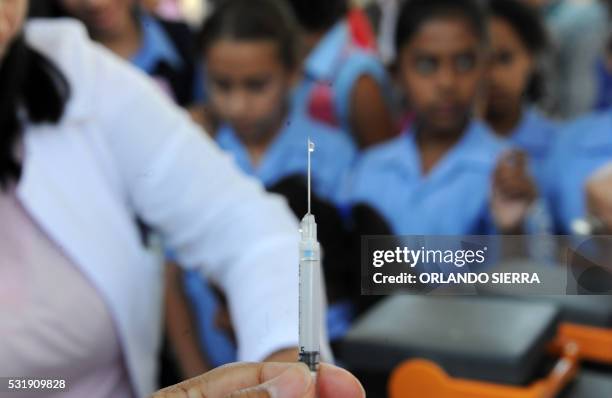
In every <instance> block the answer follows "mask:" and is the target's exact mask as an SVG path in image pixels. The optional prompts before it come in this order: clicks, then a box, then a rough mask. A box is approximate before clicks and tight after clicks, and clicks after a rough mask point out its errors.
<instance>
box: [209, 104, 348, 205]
mask: <svg viewBox="0 0 612 398" xmlns="http://www.w3.org/2000/svg"><path fill="white" fill-rule="evenodd" d="M308 137H310V139H311V140H312V141H313V142H314V143H315V151H314V153H313V154H312V189H313V192H314V193H316V194H317V195H319V197H321V198H323V199H326V200H328V201H330V202H332V203H337V202H338V198H339V194H340V190H341V187H342V186H343V184H344V181H345V178H346V177H347V174H348V172H349V170H350V168H351V166H352V164H353V161H354V159H355V154H356V149H355V146H354V145H353V143H352V142H351V140H350V139H349V138H348V137H347V136H346V135H344V134H342V133H341V132H340V131H337V130H335V129H332V128H330V127H328V126H325V125H323V124H321V123H317V122H316V121H313V120H310V119H309V118H307V117H303V116H302V115H300V114H299V113H296V112H293V113H292V114H291V115H290V116H289V117H288V118H287V120H286V121H285V124H284V126H283V128H282V129H281V131H280V132H279V133H278V135H277V136H276V137H275V138H274V140H273V141H272V143H271V144H270V146H269V147H268V148H267V150H266V152H265V153H264V155H263V157H262V159H261V160H260V163H259V164H258V165H257V167H255V166H254V165H253V163H252V162H251V159H250V157H249V154H248V152H247V149H246V147H245V146H244V144H243V143H242V142H241V141H240V138H239V137H238V136H237V134H236V132H235V131H234V130H233V129H232V127H231V126H229V125H227V124H225V125H223V126H221V127H220V129H219V131H218V132H217V136H216V140H217V143H218V144H219V146H220V147H221V148H222V149H224V150H225V151H227V152H229V153H231V154H232V155H233V157H234V159H235V161H236V162H237V164H238V166H239V167H240V168H241V169H242V170H243V171H244V172H245V173H247V174H249V175H252V176H254V177H256V178H257V179H259V180H260V181H261V182H262V183H263V184H264V186H266V187H270V186H272V185H274V184H275V183H276V182H278V181H280V180H282V179H283V178H284V177H287V176H290V175H295V174H299V175H303V176H306V173H307V165H308V156H307V151H306V149H307V139H308Z"/></svg>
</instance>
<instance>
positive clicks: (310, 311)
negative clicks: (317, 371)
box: [299, 239, 321, 370]
mask: <svg viewBox="0 0 612 398" xmlns="http://www.w3.org/2000/svg"><path fill="white" fill-rule="evenodd" d="M320 290H321V262H320V247H319V243H318V242H317V241H316V240H310V239H309V240H302V241H301V242H300V303H299V309H300V321H299V322H300V325H299V326H300V336H299V344H300V360H301V361H302V362H305V363H306V364H307V365H308V366H309V367H314V366H316V365H317V364H318V362H319V358H318V356H319V337H320V333H321V301H320V300H321V291H320ZM311 370H312V369H311Z"/></svg>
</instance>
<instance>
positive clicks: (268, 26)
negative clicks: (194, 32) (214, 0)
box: [197, 0, 299, 69]
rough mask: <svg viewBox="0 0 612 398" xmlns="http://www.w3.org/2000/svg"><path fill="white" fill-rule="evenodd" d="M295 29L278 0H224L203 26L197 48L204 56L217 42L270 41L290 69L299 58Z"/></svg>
mask: <svg viewBox="0 0 612 398" xmlns="http://www.w3.org/2000/svg"><path fill="white" fill-rule="evenodd" d="M296 25H297V23H296V22H295V20H294V17H293V15H292V14H291V11H290V10H289V9H287V7H286V6H285V5H284V4H283V3H282V2H281V0H225V1H222V2H221V3H220V4H219V6H218V7H217V8H216V9H215V10H214V11H213V13H212V15H210V16H209V17H208V18H207V19H206V21H205V22H204V25H203V28H202V30H201V31H200V33H199V34H198V38H197V44H198V47H199V49H200V50H201V51H204V52H206V51H207V50H208V49H209V48H210V47H211V46H212V45H213V44H214V43H215V42H216V41H218V40H220V39H232V40H272V41H274V42H276V43H277V44H278V49H279V54H280V57H281V60H282V62H283V64H284V65H285V66H286V67H288V68H291V69H292V68H295V67H296V66H297V64H298V54H299V46H298V43H299V39H298V31H297V29H296Z"/></svg>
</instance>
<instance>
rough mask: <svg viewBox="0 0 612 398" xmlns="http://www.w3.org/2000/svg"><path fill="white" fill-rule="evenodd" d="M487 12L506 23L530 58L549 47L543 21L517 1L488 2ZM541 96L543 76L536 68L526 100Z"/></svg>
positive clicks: (536, 56)
mask: <svg viewBox="0 0 612 398" xmlns="http://www.w3.org/2000/svg"><path fill="white" fill-rule="evenodd" d="M488 6H489V12H490V15H491V16H492V17H498V18H501V19H503V20H504V21H506V22H507V23H508V24H510V26H511V27H512V30H514V32H515V33H516V34H517V35H518V36H519V38H520V40H521V42H523V46H525V48H526V49H527V51H529V53H530V54H531V56H532V57H534V58H536V61H537V58H538V57H539V56H541V55H542V54H543V53H544V52H545V51H546V50H547V49H548V46H549V39H548V34H547V31H546V27H545V25H544V21H543V20H542V17H541V16H540V14H538V12H537V11H536V10H535V9H533V7H530V6H529V5H527V4H524V3H523V2H521V1H518V0H489V1H488ZM542 94H543V76H542V75H541V71H539V70H538V69H537V68H536V70H535V71H534V74H533V76H532V77H531V81H530V82H529V85H528V87H527V91H526V96H527V98H528V99H530V100H532V101H535V100H538V99H539V98H540V97H541V96H542Z"/></svg>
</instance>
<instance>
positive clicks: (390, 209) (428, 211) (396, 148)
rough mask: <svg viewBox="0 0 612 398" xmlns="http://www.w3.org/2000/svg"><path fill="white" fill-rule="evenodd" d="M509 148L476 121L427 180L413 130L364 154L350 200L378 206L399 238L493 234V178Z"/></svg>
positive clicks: (357, 168)
mask: <svg viewBox="0 0 612 398" xmlns="http://www.w3.org/2000/svg"><path fill="white" fill-rule="evenodd" d="M506 148H507V146H506V145H505V144H504V142H503V141H502V140H500V139H498V138H497V137H495V136H494V135H493V134H492V133H491V132H490V130H488V128H487V127H485V126H484V124H482V123H480V122H478V121H473V122H472V123H471V124H470V125H469V126H468V129H467V131H466V132H465V134H464V136H463V137H462V138H461V139H460V140H459V142H458V143H457V144H456V145H455V147H453V148H452V149H451V150H449V152H448V153H447V154H446V155H445V156H444V157H443V158H442V159H441V160H440V161H439V162H438V164H436V165H435V166H434V168H433V169H431V170H430V171H429V173H428V174H427V175H425V176H423V174H422V169H421V159H420V154H419V151H418V147H417V145H416V140H415V134H414V131H412V130H411V129H410V130H408V131H407V132H405V133H404V134H402V135H400V136H399V137H397V138H395V139H393V140H391V141H389V142H387V143H384V144H381V145H378V146H376V147H373V148H372V149H369V150H367V151H366V152H365V153H364V154H363V155H362V158H361V160H360V162H359V163H358V165H357V166H356V169H355V173H354V174H353V176H352V177H351V179H350V184H349V185H350V188H349V194H348V201H349V203H351V204H356V203H366V204H369V205H371V206H372V207H374V208H375V209H376V210H378V211H379V212H380V213H381V214H382V215H383V216H384V217H385V218H386V219H387V221H388V222H389V223H390V225H391V227H392V230H393V231H394V233H395V234H398V235H419V234H424V235H435V234H439V235H455V234H480V233H488V232H492V225H493V224H492V221H491V216H490V212H489V196H490V195H489V192H490V189H491V179H492V174H493V171H494V169H495V166H496V164H497V159H498V157H499V156H500V154H501V153H502V152H503V151H504V150H505V149H506Z"/></svg>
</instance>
